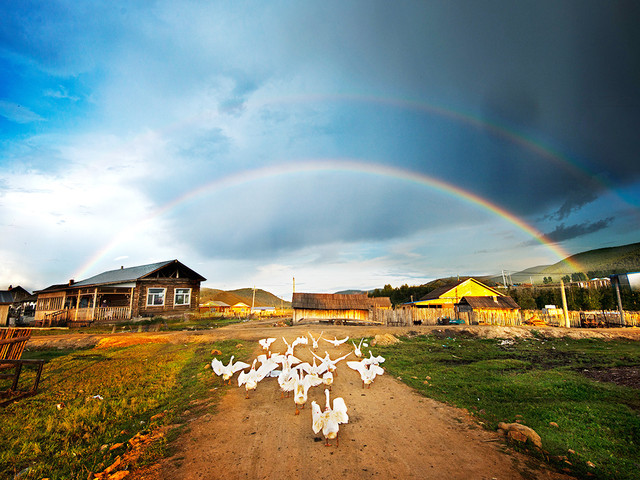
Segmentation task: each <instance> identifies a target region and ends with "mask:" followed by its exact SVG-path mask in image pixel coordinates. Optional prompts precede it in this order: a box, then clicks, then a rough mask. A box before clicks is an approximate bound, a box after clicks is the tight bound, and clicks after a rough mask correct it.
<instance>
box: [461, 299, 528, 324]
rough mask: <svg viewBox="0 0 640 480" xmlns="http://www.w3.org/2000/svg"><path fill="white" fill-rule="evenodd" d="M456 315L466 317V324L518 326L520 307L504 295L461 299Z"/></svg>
mask: <svg viewBox="0 0 640 480" xmlns="http://www.w3.org/2000/svg"><path fill="white" fill-rule="evenodd" d="M456 308H457V310H458V314H459V315H460V317H462V318H464V316H465V314H466V317H467V323H468V324H469V325H472V324H480V325H483V324H500V325H517V324H519V321H520V319H519V315H520V305H518V304H517V303H516V301H515V300H514V299H513V298H511V297H508V296H506V295H502V296H498V295H496V296H493V297H486V296H485V297H474V296H465V297H462V299H461V300H460V302H458V303H457V304H456Z"/></svg>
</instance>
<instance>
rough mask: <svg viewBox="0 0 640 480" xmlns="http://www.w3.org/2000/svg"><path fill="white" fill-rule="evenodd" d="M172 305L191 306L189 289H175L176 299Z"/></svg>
mask: <svg viewBox="0 0 640 480" xmlns="http://www.w3.org/2000/svg"><path fill="white" fill-rule="evenodd" d="M173 304H174V305H191V289H190V288H176V298H175V300H174V302H173Z"/></svg>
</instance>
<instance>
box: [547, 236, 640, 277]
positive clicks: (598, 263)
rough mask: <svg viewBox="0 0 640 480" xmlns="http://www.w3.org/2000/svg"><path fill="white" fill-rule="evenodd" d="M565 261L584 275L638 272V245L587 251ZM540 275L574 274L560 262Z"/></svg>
mask: <svg viewBox="0 0 640 480" xmlns="http://www.w3.org/2000/svg"><path fill="white" fill-rule="evenodd" d="M567 260H569V261H570V262H572V263H575V264H577V265H580V267H581V270H580V271H582V272H584V273H587V272H603V275H604V274H613V273H628V272H637V271H639V270H640V243H631V244H629V245H622V246H619V247H608V248H598V249H595V250H588V251H586V252H582V253H578V254H576V255H571V256H570V257H568V258H567ZM542 273H543V274H544V273H546V274H556V275H557V274H567V273H576V272H575V270H573V269H572V268H571V267H570V266H569V265H567V263H566V262H564V261H562V262H558V263H554V264H553V265H550V266H549V267H547V268H546V269H544V270H543V271H542ZM600 276H602V275H600Z"/></svg>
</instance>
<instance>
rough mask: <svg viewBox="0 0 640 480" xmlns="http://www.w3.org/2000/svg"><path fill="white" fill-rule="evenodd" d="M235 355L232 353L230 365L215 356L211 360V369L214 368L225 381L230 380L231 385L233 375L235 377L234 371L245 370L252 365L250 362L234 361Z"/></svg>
mask: <svg viewBox="0 0 640 480" xmlns="http://www.w3.org/2000/svg"><path fill="white" fill-rule="evenodd" d="M233 357H234V355H231V358H230V359H229V364H228V365H224V364H223V363H222V362H221V361H220V360H218V359H217V358H214V359H213V360H211V369H212V370H213V373H215V374H216V375H218V376H222V380H223V381H225V382H229V385H231V377H233V374H234V373H236V372H237V371H240V370H244V369H245V368H248V367H250V366H251V365H249V364H248V363H244V362H236V363H233Z"/></svg>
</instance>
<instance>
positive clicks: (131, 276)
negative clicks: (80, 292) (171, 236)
mask: <svg viewBox="0 0 640 480" xmlns="http://www.w3.org/2000/svg"><path fill="white" fill-rule="evenodd" d="M172 262H174V260H168V261H166V262H158V263H150V264H149V265H139V266H137V267H128V268H120V269H118V270H110V271H108V272H102V273H99V274H98V275H94V276H93V277H90V278H87V279H85V280H81V281H79V282H75V283H74V284H73V286H74V287H82V286H88V285H100V284H108V283H122V282H132V281H135V280H137V279H139V278H142V277H145V276H147V275H149V274H150V273H152V272H155V271H156V270H158V269H160V268H162V267H164V266H166V265H168V264H170V263H172Z"/></svg>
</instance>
